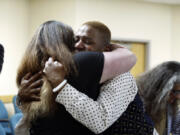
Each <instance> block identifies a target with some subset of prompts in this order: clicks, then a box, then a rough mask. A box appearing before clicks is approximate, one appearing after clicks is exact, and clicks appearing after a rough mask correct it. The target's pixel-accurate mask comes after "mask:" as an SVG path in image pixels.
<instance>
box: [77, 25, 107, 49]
mask: <svg viewBox="0 0 180 135" xmlns="http://www.w3.org/2000/svg"><path fill="white" fill-rule="evenodd" d="M75 42H76V43H75V48H76V50H78V51H103V50H104V46H103V42H102V38H101V35H100V33H99V32H98V31H97V30H96V29H94V28H92V27H90V26H88V25H83V26H81V27H80V28H79V29H78V31H77V32H76V34H75Z"/></svg>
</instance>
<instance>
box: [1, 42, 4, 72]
mask: <svg viewBox="0 0 180 135" xmlns="http://www.w3.org/2000/svg"><path fill="white" fill-rule="evenodd" d="M3 62H4V47H3V46H2V45H1V44H0V72H1V70H2V66H3Z"/></svg>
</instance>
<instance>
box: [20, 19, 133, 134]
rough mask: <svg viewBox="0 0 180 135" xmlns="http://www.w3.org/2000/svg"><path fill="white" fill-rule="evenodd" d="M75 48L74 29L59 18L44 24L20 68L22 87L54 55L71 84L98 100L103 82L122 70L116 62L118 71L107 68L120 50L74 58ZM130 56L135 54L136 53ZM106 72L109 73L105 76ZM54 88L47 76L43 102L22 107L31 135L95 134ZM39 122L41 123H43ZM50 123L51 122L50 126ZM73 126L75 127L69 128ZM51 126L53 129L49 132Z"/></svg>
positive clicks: (42, 97)
mask: <svg viewBox="0 0 180 135" xmlns="http://www.w3.org/2000/svg"><path fill="white" fill-rule="evenodd" d="M73 49H74V48H73V31H72V29H71V28H70V27H69V26H67V25H65V24H63V23H60V22H56V21H49V22H45V23H44V24H42V25H41V26H40V28H39V29H38V30H37V32H36V34H35V35H34V37H33V39H32V41H31V42H30V44H29V46H28V48H27V50H26V55H25V56H24V58H23V61H22V63H21V65H20V68H19V70H18V75H17V84H18V86H19V85H20V82H21V79H22V78H23V77H24V76H25V74H26V73H28V72H31V73H37V72H38V71H40V70H43V68H44V66H45V62H46V61H47V59H48V58H49V57H53V58H54V59H55V60H57V61H60V62H61V63H62V64H63V65H64V69H65V72H66V78H67V79H68V83H70V84H71V85H73V86H74V87H75V88H77V89H78V90H80V91H81V92H84V93H86V94H87V95H88V96H89V97H91V98H92V99H94V100H95V99H97V97H98V94H99V87H100V83H99V82H104V81H106V80H108V79H111V78H112V77H114V76H117V75H118V73H119V72H120V71H119V69H118V68H117V67H116V66H118V65H120V63H119V64H118V63H116V64H117V65H116V66H114V67H112V68H111V70H112V71H115V72H112V73H111V74H110V75H109V77H108V74H107V71H108V72H109V70H108V69H106V68H105V67H103V66H104V65H106V64H107V62H108V61H107V60H112V56H113V55H112V54H114V56H113V57H115V58H114V60H118V57H119V56H118V55H117V54H118V53H119V50H118V49H116V50H115V51H113V52H112V53H111V55H110V56H111V59H109V58H108V57H109V53H107V54H106V53H97V52H85V53H78V54H76V55H74V57H72V54H71V52H72V51H73ZM70 51H71V52H70ZM130 55H131V56H133V55H132V54H130ZM133 59H134V57H133ZM73 60H74V61H73ZM97 63H99V64H97ZM132 63H134V62H132ZM132 63H131V64H129V68H127V71H128V70H129V69H130V68H131V67H132V66H133V65H134V64H132ZM87 65H88V67H87ZM105 71H106V72H105ZM87 72H88V73H87ZM104 72H105V73H106V74H105V75H104ZM102 80H103V81H102ZM32 87H33V86H32ZM51 89H52V87H51V85H50V83H49V82H48V80H47V78H46V77H45V76H44V77H43V87H42V90H41V101H40V102H32V103H31V104H26V103H23V104H22V107H21V108H22V111H23V113H24V115H25V116H26V117H25V118H26V121H27V124H28V127H31V129H30V134H31V135H34V134H38V135H40V134H43V135H45V134H51V135H53V134H72V133H74V134H93V133H92V132H91V131H89V130H88V129H87V128H85V127H84V126H83V125H81V124H80V123H78V122H77V121H75V120H74V119H73V118H72V117H71V115H70V114H69V113H67V112H66V110H65V108H64V107H63V106H62V105H58V104H57V103H55V100H54V99H55V97H56V95H55V94H53V93H52V90H51ZM38 123H41V124H40V125H39V124H38ZM49 123H51V124H50V125H49ZM39 126H41V127H39ZM69 127H70V128H71V130H69ZM41 129H42V130H41ZM43 129H46V131H43ZM47 129H49V130H48V132H49V133H48V132H47Z"/></svg>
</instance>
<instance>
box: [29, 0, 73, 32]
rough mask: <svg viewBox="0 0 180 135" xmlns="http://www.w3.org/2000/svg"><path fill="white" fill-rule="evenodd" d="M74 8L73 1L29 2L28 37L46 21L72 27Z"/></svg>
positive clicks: (36, 0)
mask: <svg viewBox="0 0 180 135" xmlns="http://www.w3.org/2000/svg"><path fill="white" fill-rule="evenodd" d="M75 8H76V5H75V0H30V10H29V16H30V25H29V27H30V35H32V34H33V33H34V31H35V29H36V28H37V27H38V26H39V25H40V24H42V23H43V22H45V21H47V20H59V21H62V22H64V23H66V24H68V25H70V26H72V27H73V26H74V24H75V19H76V16H75Z"/></svg>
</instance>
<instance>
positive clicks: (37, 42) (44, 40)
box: [16, 21, 75, 120]
mask: <svg viewBox="0 0 180 135" xmlns="http://www.w3.org/2000/svg"><path fill="white" fill-rule="evenodd" d="M73 39H74V34H73V30H72V28H71V27H69V26H67V25H65V24H63V23H61V22H57V21H47V22H45V23H43V24H42V25H40V27H39V28H38V29H37V31H36V33H35V35H34V36H33V38H32V40H31V42H30V43H29V45H28V47H27V49H26V52H25V54H24V56H23V59H22V62H21V64H20V66H19V69H18V72H17V78H16V79H17V80H16V81H17V85H18V87H19V86H20V83H21V79H22V78H23V77H24V76H25V74H27V73H28V72H31V73H37V72H39V71H40V70H43V68H44V66H45V62H46V61H47V59H48V58H49V57H53V58H54V59H55V60H57V61H60V62H61V63H62V64H63V65H64V68H65V71H66V74H69V73H70V72H74V71H75V66H74V63H73V59H72V53H71V52H72V51H73V50H74V40H73ZM43 81H44V83H43V86H42V88H41V101H40V102H32V103H25V104H24V105H23V106H22V110H23V112H25V113H29V119H30V120H32V119H34V118H36V116H39V115H46V114H48V113H49V112H50V111H53V110H54V109H55V108H56V107H54V105H56V103H55V99H54V98H55V97H54V94H53V93H52V88H51V86H50V84H49V82H48V81H47V79H46V78H45V77H44V78H43ZM52 108H54V109H52Z"/></svg>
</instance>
